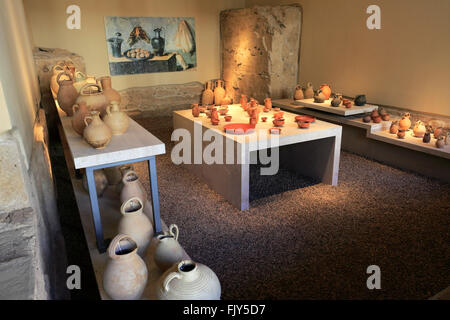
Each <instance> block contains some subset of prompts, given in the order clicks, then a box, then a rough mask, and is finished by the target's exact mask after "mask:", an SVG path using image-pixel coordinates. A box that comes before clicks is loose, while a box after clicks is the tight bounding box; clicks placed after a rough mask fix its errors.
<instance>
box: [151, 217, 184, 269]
mask: <svg viewBox="0 0 450 320" xmlns="http://www.w3.org/2000/svg"><path fill="white" fill-rule="evenodd" d="M178 234H179V233H178V226H177V225H176V224H171V225H170V226H169V231H168V232H165V233H163V234H160V235H158V237H157V238H156V239H157V242H156V248H155V254H154V258H155V263H156V265H157V266H158V268H160V269H161V270H162V271H163V272H164V271H166V270H167V269H169V268H170V267H171V266H173V265H174V264H175V263H177V264H178V263H179V262H180V261H181V260H183V248H181V246H180V244H179V243H178Z"/></svg>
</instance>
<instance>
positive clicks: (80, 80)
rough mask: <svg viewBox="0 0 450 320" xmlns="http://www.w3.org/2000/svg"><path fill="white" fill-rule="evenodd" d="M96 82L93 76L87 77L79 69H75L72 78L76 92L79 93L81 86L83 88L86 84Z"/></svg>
mask: <svg viewBox="0 0 450 320" xmlns="http://www.w3.org/2000/svg"><path fill="white" fill-rule="evenodd" d="M88 83H91V84H96V83H97V82H96V80H95V78H94V77H88V76H86V75H85V74H84V73H83V72H81V71H76V72H75V76H74V78H73V86H74V87H75V89H77V91H78V93H80V91H81V88H83V87H84V86H85V85H86V84H88Z"/></svg>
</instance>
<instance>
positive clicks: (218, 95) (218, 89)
mask: <svg viewBox="0 0 450 320" xmlns="http://www.w3.org/2000/svg"><path fill="white" fill-rule="evenodd" d="M222 84H223V81H222V80H217V81H216V83H215V88H214V104H215V105H216V106H220V105H222V99H223V98H225V89H224V88H223V86H222Z"/></svg>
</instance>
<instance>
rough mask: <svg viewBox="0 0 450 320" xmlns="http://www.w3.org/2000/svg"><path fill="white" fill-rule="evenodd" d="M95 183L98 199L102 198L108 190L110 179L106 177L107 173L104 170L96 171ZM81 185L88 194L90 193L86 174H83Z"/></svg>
mask: <svg viewBox="0 0 450 320" xmlns="http://www.w3.org/2000/svg"><path fill="white" fill-rule="evenodd" d="M94 182H95V191H96V192H97V197H99V198H101V197H102V196H103V193H104V192H105V190H106V188H108V178H107V177H106V175H105V172H104V171H103V170H102V169H100V170H94ZM81 184H82V185H83V189H84V190H85V191H86V192H87V193H89V188H88V183H87V177H86V172H84V173H83V179H82V180H81Z"/></svg>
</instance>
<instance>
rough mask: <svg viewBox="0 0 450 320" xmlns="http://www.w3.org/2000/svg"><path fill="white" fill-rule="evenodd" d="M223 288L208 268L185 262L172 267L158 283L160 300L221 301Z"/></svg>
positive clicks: (188, 261) (189, 261) (190, 261)
mask: <svg viewBox="0 0 450 320" xmlns="http://www.w3.org/2000/svg"><path fill="white" fill-rule="evenodd" d="M220 295H221V286H220V282H219V279H218V278H217V276H216V274H215V273H214V272H213V271H212V270H211V269H210V268H208V267H207V266H205V265H203V264H201V263H197V262H194V261H192V260H183V261H181V262H180V263H178V264H175V265H173V266H172V267H170V268H169V269H168V270H167V271H166V272H165V273H164V274H163V275H162V276H161V278H160V280H159V281H158V289H157V297H158V299H159V300H220Z"/></svg>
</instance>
